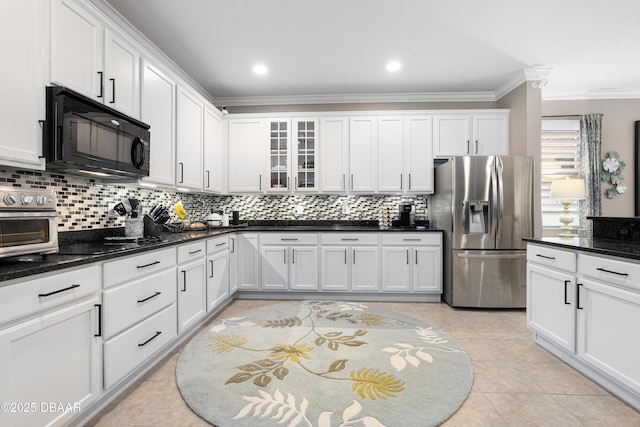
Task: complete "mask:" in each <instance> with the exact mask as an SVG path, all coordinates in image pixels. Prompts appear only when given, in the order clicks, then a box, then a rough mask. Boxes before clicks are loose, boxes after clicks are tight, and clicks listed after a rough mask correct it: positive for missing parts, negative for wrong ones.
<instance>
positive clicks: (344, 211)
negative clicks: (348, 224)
mask: <svg viewBox="0 0 640 427" xmlns="http://www.w3.org/2000/svg"><path fill="white" fill-rule="evenodd" d="M341 211H342V214H343V215H349V205H348V204H347V202H344V203H343V204H342V209H341Z"/></svg>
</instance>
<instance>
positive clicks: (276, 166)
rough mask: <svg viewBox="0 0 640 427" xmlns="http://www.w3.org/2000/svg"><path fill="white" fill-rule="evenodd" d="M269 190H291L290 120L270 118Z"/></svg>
mask: <svg viewBox="0 0 640 427" xmlns="http://www.w3.org/2000/svg"><path fill="white" fill-rule="evenodd" d="M268 126H269V182H268V191H269V192H288V191H291V177H290V175H289V165H290V164H291V161H290V143H289V141H290V129H291V122H290V121H289V120H269V121H268Z"/></svg>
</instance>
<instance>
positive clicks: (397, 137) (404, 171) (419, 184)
mask: <svg viewBox="0 0 640 427" xmlns="http://www.w3.org/2000/svg"><path fill="white" fill-rule="evenodd" d="M431 121H432V119H431V117H429V116H409V117H407V116H383V117H379V118H378V192H380V193H423V194H424V193H433V144H432V137H431Z"/></svg>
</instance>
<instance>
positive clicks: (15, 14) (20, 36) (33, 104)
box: [0, 0, 46, 169]
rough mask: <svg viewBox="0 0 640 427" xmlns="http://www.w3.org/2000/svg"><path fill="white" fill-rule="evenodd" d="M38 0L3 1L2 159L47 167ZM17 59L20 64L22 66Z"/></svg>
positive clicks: (0, 47)
mask: <svg viewBox="0 0 640 427" xmlns="http://www.w3.org/2000/svg"><path fill="white" fill-rule="evenodd" d="M44 5H45V3H44V2H42V1H40V0H10V1H3V2H0V51H1V52H2V54H3V56H4V57H5V58H6V60H7V61H9V58H10V61H11V63H12V64H13V65H8V64H5V66H4V67H0V80H1V81H3V82H5V84H4V86H3V88H2V96H3V98H4V99H5V101H6V102H3V103H2V106H0V128H2V138H1V139H0V164H4V165H9V166H16V167H19V166H22V167H28V168H30V169H44V160H43V159H40V158H39V157H38V156H40V154H41V153H42V131H41V129H40V126H39V124H38V120H40V119H44V115H45V113H44V89H43V86H44V83H45V81H44V78H43V75H44V66H45V63H44V58H43V57H42V51H43V50H44V46H45V42H44V40H45V37H44V36H45V35H44V31H43V29H44V28H46V26H45V25H44V21H45V18H44V12H43V8H44ZM18 64H19V65H18Z"/></svg>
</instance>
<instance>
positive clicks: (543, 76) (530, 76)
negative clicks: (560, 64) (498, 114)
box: [495, 66, 553, 101]
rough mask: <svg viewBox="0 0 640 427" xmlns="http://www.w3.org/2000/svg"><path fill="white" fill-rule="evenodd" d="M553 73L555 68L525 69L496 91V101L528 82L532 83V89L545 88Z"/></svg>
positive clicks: (535, 67) (538, 67)
mask: <svg viewBox="0 0 640 427" xmlns="http://www.w3.org/2000/svg"><path fill="white" fill-rule="evenodd" d="M551 71H553V68H549V67H543V66H533V67H528V68H523V69H522V70H520V71H518V72H517V73H515V74H514V75H513V76H511V78H510V79H509V80H507V81H506V82H504V83H503V84H501V85H500V86H499V87H498V88H497V89H496V91H495V99H496V101H497V100H498V99H500V98H502V97H503V96H505V95H507V94H508V93H510V92H512V91H513V90H514V89H516V88H517V87H518V86H520V85H522V84H523V83H526V82H531V87H533V88H536V89H542V88H544V87H545V86H546V85H547V83H548V82H549V74H550V73H551Z"/></svg>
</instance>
